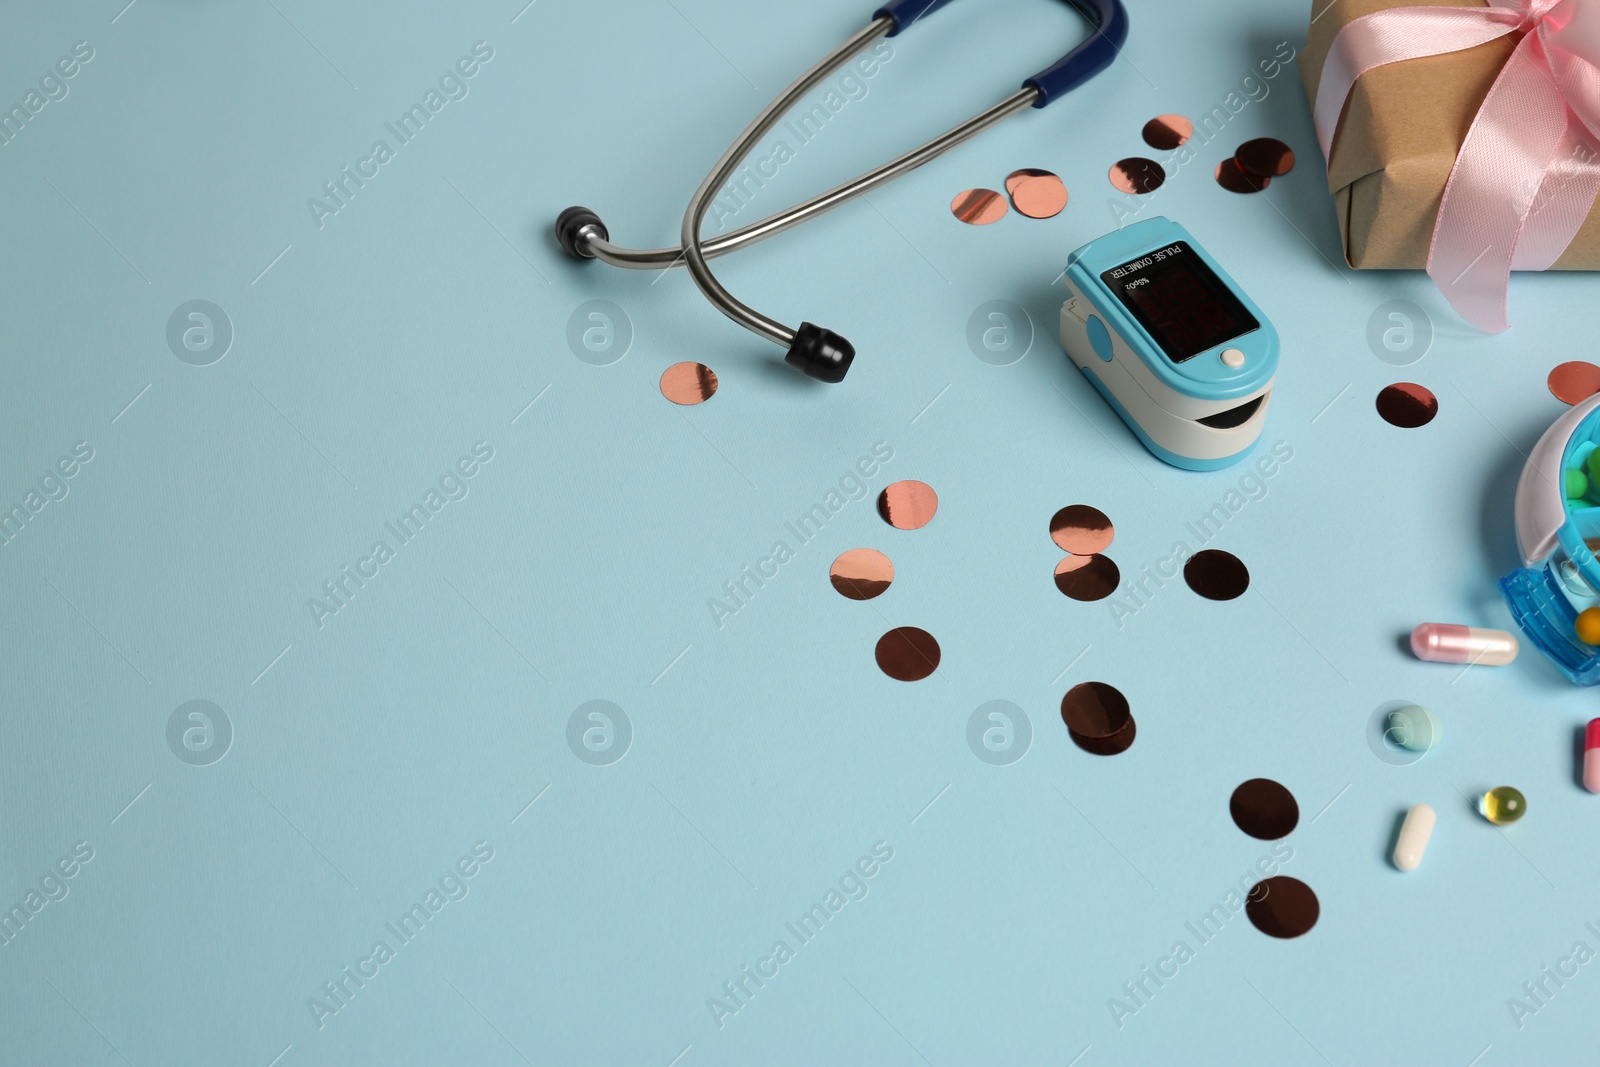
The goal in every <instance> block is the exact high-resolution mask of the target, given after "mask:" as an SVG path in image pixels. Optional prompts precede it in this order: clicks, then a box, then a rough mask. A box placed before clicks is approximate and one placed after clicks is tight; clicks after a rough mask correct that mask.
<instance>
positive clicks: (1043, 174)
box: [1006, 167, 1055, 195]
mask: <svg viewBox="0 0 1600 1067" xmlns="http://www.w3.org/2000/svg"><path fill="white" fill-rule="evenodd" d="M1054 177H1055V174H1054V173H1052V172H1051V171H1048V170H1040V169H1039V168H1038V167H1023V168H1022V169H1020V170H1014V171H1012V172H1011V173H1010V174H1008V175H1007V176H1006V193H1007V195H1009V194H1011V193H1014V192H1016V191H1017V186H1019V185H1021V184H1022V183H1023V182H1025V181H1027V180H1028V179H1029V178H1054Z"/></svg>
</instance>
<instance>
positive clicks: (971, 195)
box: [950, 189, 1006, 226]
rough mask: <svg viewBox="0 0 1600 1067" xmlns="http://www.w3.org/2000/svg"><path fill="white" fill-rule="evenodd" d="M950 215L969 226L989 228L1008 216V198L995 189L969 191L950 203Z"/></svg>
mask: <svg viewBox="0 0 1600 1067" xmlns="http://www.w3.org/2000/svg"><path fill="white" fill-rule="evenodd" d="M950 213H951V214H952V215H954V216H955V217H956V218H958V219H960V220H961V221H962V222H964V223H966V224H967V225H969V226H987V225H989V224H990V223H991V222H999V221H1000V220H1001V219H1003V218H1005V216H1006V198H1005V197H1003V196H1001V195H1000V194H999V193H997V192H995V191H994V190H993V189H968V190H967V191H966V192H964V193H962V194H961V195H960V196H957V197H956V198H955V199H954V200H952V201H950Z"/></svg>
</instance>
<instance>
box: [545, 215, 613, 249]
mask: <svg viewBox="0 0 1600 1067" xmlns="http://www.w3.org/2000/svg"><path fill="white" fill-rule="evenodd" d="M588 227H593V228H594V229H595V231H596V232H597V233H598V234H599V235H600V239H601V240H603V241H609V240H611V234H610V232H609V231H607V230H606V224H605V223H603V222H601V221H600V216H599V215H596V214H595V213H594V212H593V211H590V210H589V209H588V208H586V207H577V206H574V207H569V208H567V210H565V211H563V212H562V213H561V214H560V215H558V216H556V240H557V241H559V242H561V250H562V251H563V252H565V253H566V254H567V255H569V256H571V257H572V258H573V259H593V258H594V255H593V253H589V252H585V251H583V250H582V249H580V248H579V247H578V235H579V234H580V233H582V232H583V230H584V229H586V228H588Z"/></svg>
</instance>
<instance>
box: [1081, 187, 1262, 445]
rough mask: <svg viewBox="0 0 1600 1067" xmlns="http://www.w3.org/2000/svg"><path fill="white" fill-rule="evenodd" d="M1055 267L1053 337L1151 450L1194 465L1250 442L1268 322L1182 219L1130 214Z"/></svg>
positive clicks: (1256, 432)
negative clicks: (1061, 270)
mask: <svg viewBox="0 0 1600 1067" xmlns="http://www.w3.org/2000/svg"><path fill="white" fill-rule="evenodd" d="M1065 277H1066V283H1067V300H1066V302H1065V303H1064V304H1063V305H1062V307H1061V345H1062V347H1063V348H1065V349H1066V352H1067V355H1068V356H1069V357H1070V358H1071V359H1072V362H1073V363H1074V364H1076V365H1077V367H1078V369H1079V370H1081V371H1083V373H1084V374H1085V375H1086V376H1087V377H1088V379H1089V381H1090V382H1092V383H1093V385H1094V387H1095V389H1096V390H1098V391H1099V393H1100V395H1101V396H1103V397H1105V398H1106V401H1107V402H1108V403H1109V404H1110V405H1111V406H1112V407H1113V408H1115V409H1116V411H1117V414H1119V415H1121V416H1122V420H1123V421H1124V422H1126V423H1127V424H1128V426H1129V428H1130V429H1132V430H1133V432H1134V433H1135V434H1137V435H1138V436H1139V439H1140V440H1141V441H1143V442H1144V444H1145V447H1146V448H1148V449H1149V450H1150V451H1151V453H1152V454H1154V455H1155V456H1156V457H1157V458H1159V459H1161V460H1164V461H1165V462H1167V463H1170V464H1172V465H1173V466H1175V467H1182V468H1184V469H1186V470H1201V471H1204V470H1218V469H1220V468H1223V467H1227V466H1230V465H1231V464H1234V463H1237V462H1238V461H1239V460H1241V459H1243V458H1244V457H1245V455H1246V454H1247V453H1249V451H1250V449H1251V448H1252V447H1253V446H1254V445H1255V443H1256V441H1257V440H1258V439H1259V438H1260V437H1261V430H1262V427H1263V426H1264V425H1265V424H1266V417H1267V404H1268V402H1269V401H1270V400H1271V398H1272V386H1273V382H1274V380H1275V379H1276V377H1277V373H1278V333H1277V331H1276V330H1275V329H1273V327H1272V323H1271V322H1269V321H1268V320H1267V317H1266V315H1264V314H1263V313H1262V311H1261V309H1260V308H1259V307H1257V306H1256V305H1255V302H1254V301H1252V300H1251V299H1250V297H1249V296H1247V295H1246V294H1245V292H1244V290H1242V289H1241V288H1239V286H1238V284H1237V283H1235V282H1234V280H1233V279H1232V278H1230V277H1229V276H1228V274H1227V272H1225V271H1224V270H1223V269H1222V268H1221V267H1220V266H1218V265H1217V263H1216V261H1215V260H1213V259H1212V258H1211V257H1210V255H1208V254H1207V253H1206V251H1205V249H1203V248H1201V247H1200V244H1199V242H1198V241H1196V240H1195V239H1194V238H1193V237H1192V236H1191V235H1190V234H1189V232H1188V231H1187V230H1185V229H1184V228H1183V227H1182V226H1179V225H1178V224H1177V223H1175V222H1173V221H1171V220H1170V219H1165V218H1153V219H1146V220H1145V221H1143V222H1139V223H1135V224H1134V225H1132V226H1128V227H1126V228H1124V229H1121V230H1118V231H1117V232H1115V233H1111V234H1107V235H1106V236H1104V237H1101V238H1099V239H1098V240H1094V241H1091V242H1089V243H1088V244H1086V245H1084V246H1083V247H1082V248H1080V249H1078V250H1077V251H1076V252H1074V253H1073V254H1072V258H1071V260H1070V264H1069V266H1068V267H1067V270H1066V275H1065Z"/></svg>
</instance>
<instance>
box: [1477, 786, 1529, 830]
mask: <svg viewBox="0 0 1600 1067" xmlns="http://www.w3.org/2000/svg"><path fill="white" fill-rule="evenodd" d="M1527 810H1528V800H1527V798H1526V797H1524V796H1523V795H1522V794H1521V793H1520V792H1519V791H1518V790H1516V789H1513V788H1512V787H1511V786H1509V785H1502V786H1496V787H1495V788H1494V789H1491V790H1489V791H1488V792H1487V793H1485V794H1483V796H1481V797H1479V798H1478V813H1479V814H1481V815H1482V816H1483V817H1484V818H1485V819H1488V820H1489V821H1490V822H1492V823H1494V824H1495V825H1496V826H1508V825H1510V824H1511V823H1514V822H1516V821H1517V820H1518V819H1520V818H1522V816H1523V815H1524V814H1525V813H1526V812H1527Z"/></svg>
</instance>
